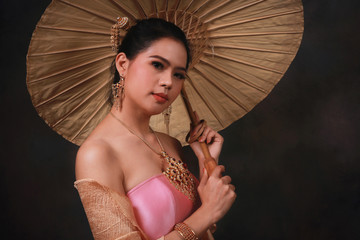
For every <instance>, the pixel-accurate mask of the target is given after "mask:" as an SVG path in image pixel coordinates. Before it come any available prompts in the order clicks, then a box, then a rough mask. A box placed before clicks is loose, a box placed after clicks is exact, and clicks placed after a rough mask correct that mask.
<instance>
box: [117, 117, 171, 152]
mask: <svg viewBox="0 0 360 240" xmlns="http://www.w3.org/2000/svg"><path fill="white" fill-rule="evenodd" d="M110 114H111V116H113V117H114V118H115V119H116V120H117V121H118V122H119V123H121V125H123V126H124V127H125V128H126V129H127V130H128V131H129V132H130V133H131V134H133V135H135V136H136V137H138V138H139V139H140V140H141V141H143V143H145V144H146V146H148V147H149V148H150V149H151V150H152V151H153V152H154V153H156V154H158V155H160V156H162V157H163V156H164V154H166V155H167V153H166V152H165V150H164V147H163V145H162V144H161V142H160V139H159V138H158V136H157V135H156V134H155V132H154V130H152V129H151V127H149V129H150V131H151V132H152V133H153V134H154V135H155V137H156V140H157V142H158V144H159V146H160V149H161V152H157V151H156V150H155V149H154V148H153V147H152V146H151V145H150V143H149V142H148V141H146V140H145V138H143V137H141V136H140V135H138V134H136V132H135V131H134V130H132V129H131V128H129V127H128V126H127V125H126V124H125V123H124V122H123V121H121V120H120V119H119V118H118V117H117V116H115V115H114V114H113V113H112V112H110Z"/></svg>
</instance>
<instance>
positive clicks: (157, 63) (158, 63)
mask: <svg viewBox="0 0 360 240" xmlns="http://www.w3.org/2000/svg"><path fill="white" fill-rule="evenodd" d="M151 64H152V65H153V66H154V67H155V68H156V69H158V70H162V69H163V68H164V65H163V64H162V63H161V62H157V61H153V62H151Z"/></svg>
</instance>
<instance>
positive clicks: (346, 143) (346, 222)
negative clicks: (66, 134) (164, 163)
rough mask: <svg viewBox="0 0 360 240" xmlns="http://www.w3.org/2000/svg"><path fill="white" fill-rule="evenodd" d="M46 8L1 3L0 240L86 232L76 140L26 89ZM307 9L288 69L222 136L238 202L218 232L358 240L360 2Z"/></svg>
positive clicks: (40, 1)
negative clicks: (56, 126)
mask: <svg viewBox="0 0 360 240" xmlns="http://www.w3.org/2000/svg"><path fill="white" fill-rule="evenodd" d="M49 3H50V0H46V1H45V0H28V1H19V0H18V1H10V0H7V1H5V0H1V7H0V9H1V10H0V11H1V65H0V67H1V72H0V73H1V81H0V111H1V118H0V123H1V128H2V129H1V138H0V140H1V142H0V143H1V145H0V147H1V151H0V153H1V155H0V157H1V161H0V167H1V168H0V182H1V201H2V202H3V203H2V205H1V209H2V211H1V212H0V220H2V221H1V222H2V224H1V232H0V236H1V239H91V232H90V228H89V226H88V223H87V220H86V216H85V214H84V212H83V209H82V205H81V203H80V200H79V197H78V194H77V192H76V190H75V189H74V188H73V181H74V159H75V155H76V151H77V147H76V146H75V145H73V144H71V143H69V142H67V141H66V140H64V139H63V138H62V137H60V136H58V135H57V134H56V133H55V132H53V131H52V130H51V129H50V128H49V127H48V126H47V125H46V124H45V122H44V121H43V120H42V119H41V118H40V117H38V115H37V113H36V111H35V109H34V108H33V106H32V104H31V101H30V97H29V94H28V92H27V90H26V83H25V79H26V53H27V48H28V44H29V41H30V38H31V34H32V31H33V30H34V28H35V25H36V23H37V21H38V20H39V19H40V16H41V14H42V13H43V11H44V10H45V8H46V6H47V5H48V4H49ZM303 4H304V14H305V32H304V37H303V41H302V44H301V47H300V49H299V52H298V54H297V56H296V57H295V60H294V62H293V63H292V65H291V66H290V68H289V70H288V71H287V73H286V74H285V76H284V77H283V79H282V80H281V81H280V83H279V84H278V85H277V86H276V87H275V88H274V90H273V91H272V93H271V94H270V95H269V97H268V98H266V99H265V100H264V101H263V102H261V103H260V104H259V105H258V106H257V107H255V108H254V109H253V111H251V112H250V113H249V114H247V115H246V116H245V117H243V118H242V119H240V120H239V121H237V122H236V123H234V124H233V125H231V126H230V127H229V128H227V129H226V130H224V131H222V134H223V136H224V137H225V140H226V141H225V144H224V150H223V153H222V158H221V161H222V163H223V164H224V165H225V166H226V167H227V174H229V175H231V176H232V178H233V182H234V184H235V185H236V192H237V194H238V198H237V200H236V202H235V204H234V206H233V208H232V209H231V211H230V212H229V214H228V215H227V216H226V217H225V218H224V219H223V220H221V221H220V222H219V223H218V230H217V232H216V234H215V237H216V238H217V239H245V240H247V239H256V240H258V239H289V240H290V239H291V240H296V239H330V240H331V239H360V230H359V229H360V150H359V137H360V134H359V126H358V125H359V120H360V111H359V103H360V101H359V100H360V99H359V90H360V86H359V85H360V66H359V65H360V64H359V62H360V61H359V60H360V58H359V56H360V51H359V50H360V47H359V44H360V1H357V0H353V1H350V0H348V1H346V0H345V1H340V0H328V1H325V0H319V1H316V0H304V1H303ZM186 152H189V151H188V149H187V150H186Z"/></svg>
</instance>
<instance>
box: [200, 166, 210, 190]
mask: <svg viewBox="0 0 360 240" xmlns="http://www.w3.org/2000/svg"><path fill="white" fill-rule="evenodd" d="M203 171H204V172H203V175H202V177H201V179H200V183H199V187H200V186H201V187H203V186H205V185H206V183H207V181H208V178H209V177H208V173H207V171H206V169H205V168H204V170H203Z"/></svg>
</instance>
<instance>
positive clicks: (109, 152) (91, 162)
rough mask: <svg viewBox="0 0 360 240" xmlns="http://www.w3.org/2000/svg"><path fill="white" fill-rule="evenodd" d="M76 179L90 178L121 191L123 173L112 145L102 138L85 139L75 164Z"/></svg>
mask: <svg viewBox="0 0 360 240" xmlns="http://www.w3.org/2000/svg"><path fill="white" fill-rule="evenodd" d="M75 174H76V179H77V180H79V179H85V178H90V179H94V180H95V181H97V182H99V183H101V184H103V185H105V186H107V187H110V188H112V189H114V190H117V191H120V192H123V187H122V178H123V174H122V171H121V167H120V165H119V161H118V160H117V157H116V154H115V153H114V151H113V148H112V146H111V145H110V144H109V143H107V142H106V141H103V140H90V141H85V142H84V144H83V145H82V146H81V147H80V149H79V151H78V153H77V156H76V164H75Z"/></svg>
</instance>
